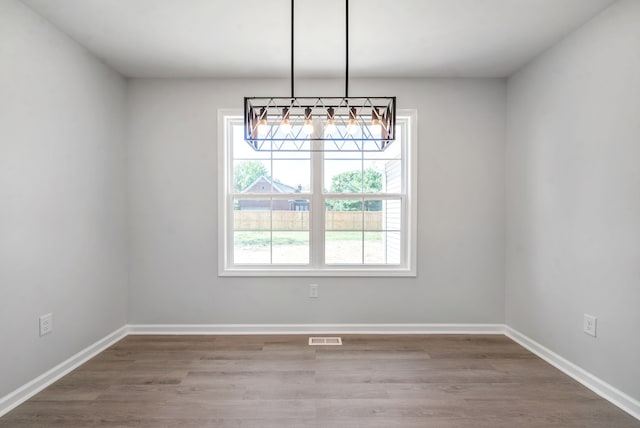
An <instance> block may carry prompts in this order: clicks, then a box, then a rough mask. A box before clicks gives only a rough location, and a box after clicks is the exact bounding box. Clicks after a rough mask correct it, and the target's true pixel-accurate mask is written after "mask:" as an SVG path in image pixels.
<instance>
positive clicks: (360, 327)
mask: <svg viewBox="0 0 640 428" xmlns="http://www.w3.org/2000/svg"><path fill="white" fill-rule="evenodd" d="M504 332H505V325H504V324H130V325H129V334H220V335H222V334H504Z"/></svg>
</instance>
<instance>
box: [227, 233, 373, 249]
mask: <svg viewBox="0 0 640 428" xmlns="http://www.w3.org/2000/svg"><path fill="white" fill-rule="evenodd" d="M325 239H326V240H327V241H360V240H362V232H359V231H335V232H332V231H329V232H327V234H326V235H325ZM380 240H382V233H375V232H373V233H371V232H369V233H368V235H367V241H380ZM234 241H235V244H239V245H256V246H261V245H269V244H273V245H309V234H308V233H307V232H292V231H274V232H273V240H272V239H271V236H270V233H269V231H264V232H262V231H242V232H235V237H234Z"/></svg>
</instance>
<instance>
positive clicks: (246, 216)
mask: <svg viewBox="0 0 640 428" xmlns="http://www.w3.org/2000/svg"><path fill="white" fill-rule="evenodd" d="M233 229H234V230H271V200H269V199H238V198H236V199H234V201H233Z"/></svg>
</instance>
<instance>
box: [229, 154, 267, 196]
mask: <svg viewBox="0 0 640 428" xmlns="http://www.w3.org/2000/svg"><path fill="white" fill-rule="evenodd" d="M233 191H234V192H245V193H271V161H269V160H239V161H234V162H233Z"/></svg>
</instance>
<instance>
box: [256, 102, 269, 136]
mask: <svg viewBox="0 0 640 428" xmlns="http://www.w3.org/2000/svg"><path fill="white" fill-rule="evenodd" d="M258 117H259V118H260V120H259V121H258V133H260V134H264V133H265V132H267V128H268V123H267V112H266V111H265V108H264V107H262V108H261V109H260V116H258Z"/></svg>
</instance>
